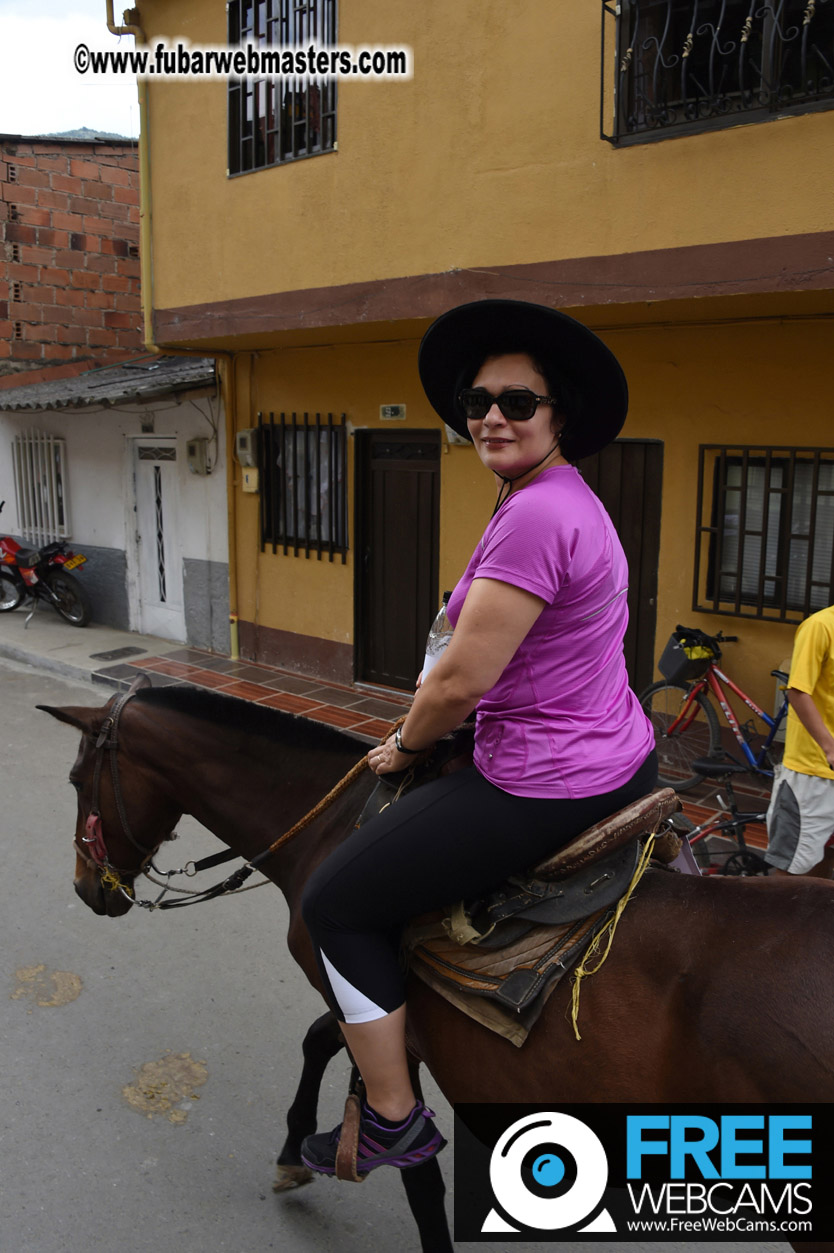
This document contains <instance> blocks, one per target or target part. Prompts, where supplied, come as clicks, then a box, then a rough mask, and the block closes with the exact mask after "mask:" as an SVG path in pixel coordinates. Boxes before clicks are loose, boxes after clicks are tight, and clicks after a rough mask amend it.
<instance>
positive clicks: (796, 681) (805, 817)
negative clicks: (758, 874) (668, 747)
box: [765, 605, 834, 879]
mask: <svg viewBox="0 0 834 1253" xmlns="http://www.w3.org/2000/svg"><path fill="white" fill-rule="evenodd" d="M788 701H789V703H790V709H789V711H788V729H787V735H786V738H785V755H784V758H783V760H782V767H781V770H779V771H777V778H776V780H775V782H774V786H773V794H772V796H771V799H770V807H769V808H768V811H767V834H768V847H767V853H766V854H765V859H766V861H767V862H768V863H769V864H770V865H771V866H772V867H774V868H775V873H777V874H778V873H779V872H780V871H781V872H782V873H787V874H813V875H815V876H817V877H819V878H824V879H830V878H834V840H832V836H834V605H830V606H829V607H828V609H821V610H820V611H819V612H818V613H815V614H812V615H811V617H810V618H806V619H805V621H804V622H803V623H802V625H801V626H800V627H799V628H798V630H797V632H796V638H795V640H794V648H793V657H792V658H791V671H790V678H789V679H788ZM829 841H832V843H831V844H829Z"/></svg>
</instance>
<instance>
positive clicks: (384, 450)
mask: <svg viewBox="0 0 834 1253" xmlns="http://www.w3.org/2000/svg"><path fill="white" fill-rule="evenodd" d="M439 529H440V432H439V431H431V430H428V431H420V430H403V431H397V432H389V431H357V432H356V537H357V544H356V549H357V562H356V594H355V604H356V633H355V639H356V677H357V679H358V680H361V681H363V682H366V683H377V684H380V685H383V686H386V687H396V688H401V689H403V690H405V691H413V689H414V683H415V681H416V679H417V675H418V674H419V672H420V669H421V667H422V663H423V654H424V650H425V643H426V634H427V632H428V629H429V627H430V626H431V623H432V621H433V620H434V616H435V614H436V613H437V610H438V607H439V600H438V586H437V580H438V559H439Z"/></svg>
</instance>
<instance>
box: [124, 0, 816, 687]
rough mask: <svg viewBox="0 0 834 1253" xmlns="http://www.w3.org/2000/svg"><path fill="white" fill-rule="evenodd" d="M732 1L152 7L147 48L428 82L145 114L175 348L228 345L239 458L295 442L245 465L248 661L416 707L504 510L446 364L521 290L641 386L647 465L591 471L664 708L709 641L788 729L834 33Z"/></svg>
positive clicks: (152, 248)
mask: <svg viewBox="0 0 834 1253" xmlns="http://www.w3.org/2000/svg"><path fill="white" fill-rule="evenodd" d="M711 7H712V8H714V9H715V10H716V13H717V12H718V11H719V10H721V9H722V6H721V5H720V4H719V5H713V6H709V5H707V6H703V5H702V6H701V13H702V16H701V18H700V19H699V24H698V23H693V20H692V15H693V12H694V8H695V6H694V5H693V3H692V0H663V2H662V3H661V2H658V0H653V2H652V3H649V2H648V0H627V2H625V3H623V4H621V5H620V6H619V12H618V13H615V11H614V6H613V5H610V4H604V5H603V4H598V3H592V2H591V0H583V2H582V3H576V2H575V0H554V2H552V3H549V4H542V3H541V2H540V0H522V3H520V4H515V5H506V4H499V3H495V2H494V0H478V2H477V3H475V2H474V0H458V2H457V3H455V4H448V3H440V0H423V2H422V3H420V4H413V3H404V2H401V0H385V2H382V0H351V2H350V3H348V2H347V0H341V2H338V3H337V0H305V3H303V4H301V5H300V6H299V5H298V4H295V5H290V4H288V3H287V2H286V0H270V2H269V3H266V2H259V3H254V4H253V3H251V2H250V0H232V2H231V3H230V4H229V5H228V6H227V5H226V4H224V3H223V2H222V0H140V2H139V4H138V6H137V9H135V10H133V14H134V18H133V20H134V21H138V26H139V28H141V29H140V31H139V35H140V38H141V37H142V36H144V38H145V40H146V41H147V44H148V46H150V47H153V45H154V43H155V41H158V40H159V39H162V38H166V39H169V40H172V41H174V40H176V39H187V40H189V41H191V46H192V47H193V46H196V45H213V46H218V45H225V44H227V43H230V42H235V41H236V40H238V39H244V40H245V39H247V38H251V39H252V41H253V42H254V43H256V44H258V45H259V46H260V47H261V48H268V47H273V48H274V47H281V46H282V41H283V43H284V44H286V42H287V41H288V40H289V39H290V38H291V37H292V36H293V35H294V34H297V35H299V36H300V42H302V43H309V42H311V41H312V40H313V38H314V37H315V38H316V39H317V41H318V43H319V44H322V43H327V42H333V40H334V39H335V40H336V41H337V42H338V44H339V45H340V46H349V47H352V48H354V49H358V48H360V47H377V46H385V47H386V48H388V49H405V50H408V52H409V59H410V60H409V64H410V67H411V71H412V72H411V74H410V77H405V76H393V77H390V78H388V79H387V80H385V81H375V80H371V79H370V78H366V77H364V76H363V75H361V74H357V75H354V76H348V77H347V78H345V79H342V80H340V81H339V82H338V83H337V84H335V85H333V84H330V83H326V82H325V81H324V80H315V81H314V82H312V83H311V84H309V85H306V86H304V85H302V84H300V83H299V82H295V80H289V79H286V80H277V82H275V83H272V82H269V81H267V80H263V81H262V82H257V81H255V82H250V83H249V84H248V85H247V83H246V82H245V81H244V82H243V83H240V82H239V81H232V82H231V84H230V83H228V82H225V81H221V80H216V81H205V80H201V81H197V80H196V79H195V80H180V81H171V80H163V79H161V78H156V79H154V78H151V79H149V80H148V86H147V88H146V89H144V93H143V94H144V100H143V106H142V107H143V119H142V120H143V136H142V144H143V154H144V158H145V166H144V170H145V188H144V190H145V199H144V204H143V219H142V220H143V232H144V234H143V262H144V273H143V278H144V288H145V299H146V313H147V331H148V334H149V336H150V337H151V338H152V341H153V342H154V343H155V344H156V345H158V346H159V347H160V348H164V349H165V350H166V351H169V352H180V351H182V350H184V349H186V350H187V349H194V350H197V351H199V352H200V353H211V352H215V353H218V354H220V360H221V362H222V364H223V371H224V378H225V388H226V402H227V411H228V414H229V421H230V427H231V428H232V429H231V432H230V452H234V449H233V447H232V444H233V442H234V435H235V432H247V431H252V430H257V429H258V427H259V423H260V422H265V423H267V424H268V423H269V415H270V414H272V415H274V425H273V427H272V428H270V429H268V430H267V431H266V432H265V433H262V434H261V435H260V437H257V436H255V437H252V438H248V437H244V439H243V440H242V441H241V442H240V447H239V448H238V450H237V457H230V465H231V466H232V474H231V478H230V489H229V490H230V501H229V518H230V549H231V563H230V580H231V595H232V605H233V609H234V610H235V611H236V613H237V615H238V617H239V627H240V647H241V652H242V653H243V655H245V656H248V657H252V658H253V659H258V660H262V661H266V662H271V663H273V664H278V665H286V666H297V667H300V668H302V669H306V670H308V671H309V672H311V673H316V674H319V675H321V676H322V677H326V678H329V679H331V680H335V681H340V682H345V683H350V682H351V681H353V680H354V679H356V680H359V681H365V682H370V683H377V684H381V685H386V684H387V685H391V686H401V687H407V686H408V685H409V684H410V683H412V682H413V679H414V675H415V673H416V669H415V667H416V665H417V660H418V657H419V655H420V653H421V647H422V641H423V639H424V636H425V629H426V627H427V625H428V621H429V620H430V619H431V617H432V616H433V612H434V610H435V609H436V606H437V604H438V601H439V596H440V594H441V593H442V591H443V590H444V589H445V588H448V587H451V586H452V585H453V583H454V581H455V579H456V578H457V576H458V575H459V574H460V572H461V571H462V569H463V567H464V565H465V563H466V561H467V559H468V557H469V555H470V553H471V550H472V548H473V546H474V544H475V542H476V540H477V538H478V536H479V534H480V532H481V530H482V528H483V525H484V523H485V521H486V519H487V518H488V517H489V513H490V511H491V507H492V501H493V496H494V489H493V486H492V483H491V481H490V476H488V475H487V474H486V473H485V472H484V471H483V470H482V468H481V467H480V465H479V463H478V461H477V457H476V454H475V452H474V451H473V449H472V448H471V447H468V446H462V445H460V444H456V443H453V442H450V440H449V437H448V432H447V431H446V429H445V428H444V426H443V424H442V423H441V422H440V421H439V419H438V418H437V417H436V415H435V414H434V413H433V411H432V410H431V408H430V406H429V405H428V402H427V401H426V400H425V398H424V396H423V395H422V391H421V388H420V385H419V381H418V378H417V371H416V358H417V349H418V345H419V341H420V337H421V335H422V333H423V331H424V330H425V328H426V327H427V326H428V324H429V322H430V321H431V319H432V318H433V317H435V316H436V315H437V314H439V313H441V312H442V311H443V310H445V309H447V308H450V307H451V306H453V305H454V304H456V303H460V302H462V301H465V300H475V299H478V298H482V297H486V296H493V295H500V296H505V297H510V298H515V299H522V300H533V301H538V302H540V303H543V304H548V305H552V306H555V307H558V308H561V309H563V310H565V311H567V312H569V313H571V314H572V315H574V316H576V317H578V318H580V319H581V320H582V321H584V322H586V323H587V324H588V325H590V326H592V327H593V328H594V329H595V330H596V331H597V333H598V334H600V335H601V336H602V338H603V339H604V340H605V342H606V343H607V344H608V345H609V346H610V347H611V348H612V349H613V351H614V352H615V353H616V354H617V356H618V357H619V359H620V360H621V362H622V364H623V367H624V369H625V372H626V375H627V377H628V380H629V385H630V393H631V407H630V414H629V418H628V421H627V424H626V427H625V429H624V431H623V438H622V440H620V441H618V442H617V444H615V445H614V446H613V448H612V449H611V450H609V451H608V453H607V454H603V455H602V456H601V457H600V458H599V459H596V458H595V459H593V464H592V465H589V466H587V467H583V470H585V471H586V472H587V474H588V475H589V478H590V481H591V482H592V484H593V485H595V486H596V487H597V490H599V492H600V494H601V495H602V498H603V500H604V501H605V503H606V504H607V506H608V507H609V509H610V511H611V512H612V516H614V518H615V521H616V522H617V525H618V528H619V529H620V532H621V534H622V535H623V539H624V543H625V546H626V549H627V552H628V554H629V558H630V563H631V567H632V593H631V600H630V607H631V616H632V628H631V631H630V638H629V640H628V642H627V643H628V650H629V664H630V667H631V673H632V681H633V683H634V685H635V686H636V687H637V688H638V689H639V688H640V687H641V686H643V685H644V684H645V683H648V682H650V681H651V679H652V678H653V677H656V671H655V669H654V659H655V658H656V657H657V656H658V654H659V652H660V651H661V650H662V646H663V643H664V641H665V639H666V637H667V636H668V635H669V633H670V631H671V630H672V629H673V628H674V626H675V625H676V623H679V622H683V623H686V624H688V625H695V626H699V627H701V628H703V629H705V630H707V631H718V630H719V629H723V630H724V631H725V632H727V633H732V634H734V635H737V636H738V637H739V640H740V643H739V645H737V646H735V651H733V652H732V653H731V654H729V656H728V665H729V666H730V667H731V669H732V672H733V674H734V676H735V677H736V678H737V679H738V680H740V682H741V683H742V685H743V686H744V687H745V688H747V690H748V691H749V692H750V693H751V694H752V695H753V696H755V697H756V698H757V699H759V700H760V701H761V702H763V703H764V704H765V705H766V707H768V708H769V707H770V706H771V705H772V701H773V680H772V679H771V678H770V677H769V673H770V670H771V668H772V667H773V666H775V665H777V664H778V663H779V662H780V661H782V660H783V659H784V658H785V657H786V656H788V655H789V654H790V649H791V643H792V638H793V632H794V630H795V623H796V622H798V621H799V620H801V618H802V617H803V616H804V614H805V613H806V612H808V611H809V609H811V608H818V607H820V605H821V604H829V603H831V600H832V599H834V596H832V591H831V588H832V549H834V529H833V528H834V495H832V492H834V477H832V476H834V437H832V429H833V428H832V414H831V399H830V393H831V388H830V382H829V371H830V366H829V361H830V357H831V353H832V347H833V346H834V344H832V321H831V319H832V313H834V260H832V258H834V221H832V205H834V164H832V162H831V160H830V159H829V156H828V155H826V154H830V153H831V151H832V144H834V113H832V112H830V111H829V110H830V108H831V107H832V106H834V94H832V89H831V85H830V77H829V79H828V80H827V82H828V87H827V88H826V80H825V76H824V74H819V73H816V72H815V71H814V70H813V68H812V67H811V68H809V66H810V62H809V61H808V58H807V52H808V47H809V40H810V45H811V47H813V46H814V40H817V41H819V45H820V47H822V46H823V43H824V41H825V40H826V39H827V40H828V44H829V45H830V42H831V41H830V38H829V35H830V32H829V30H828V27H829V26H831V25H832V13H830V12H829V11H828V10H830V9H832V8H834V6H830V5H829V6H817V7H816V11H815V12H814V13H812V15H811V19H810V22H805V24H804V27H803V14H806V13H807V11H808V8H809V6H807V5H806V4H804V3H801V2H800V0H792V2H789V3H788V9H790V10H791V13H790V15H789V16H790V17H791V19H792V20H793V19H795V21H794V24H793V25H791V24H790V23H787V24H785V26H784V29H781V30H780V31H779V32H777V33H778V36H779V38H778V39H774V37H773V30H772V28H771V29H765V26H766V25H767V17H766V16H765V17H762V16H761V14H760V15H759V16H758V17H756V18H755V20H753V19H751V20H750V23H749V24H748V25H747V27H745V26H744V25H743V21H744V18H745V17H746V15H747V14H748V10H749V9H750V6H749V5H746V4H745V5H739V4H733V3H731V4H729V5H728V6H723V7H724V8H725V9H726V12H727V22H728V23H730V22H731V23H734V25H733V24H731V25H727V26H725V28H724V29H722V30H721V31H717V30H716V29H715V27H714V25H713V26H712V27H711V26H710V20H711V19H710V16H709V12H706V16H703V14H704V12H705V11H708V10H710V8H711ZM765 7H766V6H765ZM810 7H811V8H812V9H813V6H810ZM227 9H228V12H227ZM736 10H738V12H736ZM742 10H743V11H744V12H743V13H742ZM794 10H795V12H794ZM299 13H302V14H303V15H306V17H305V21H306V25H305V26H303V27H300V28H298V29H295V28H294V27H293V26H292V21H291V18H292V15H293V14H295V15H296V16H295V19H293V20H300V19H299V18H298V14H299ZM282 18H283V22H282ZM667 19H668V20H667ZM712 20H713V22H714V18H713V19H712ZM762 23H764V25H762ZM745 30H746V35H745ZM797 30H798V34H797ZM316 32H318V33H316ZM791 32H794V34H792V33H791ZM803 32H804V39H805V43H804V45H802V43H801V38H800V36H802V35H803ZM780 40H781V43H780V42H779V41H780ZM803 47H804V52H803ZM687 49H688V50H687ZM774 49H776V51H774ZM766 55H767V56H769V57H770V61H768V62H767V63H765V57H766ZM803 56H805V58H806V60H805V61H802V57H803ZM777 62H778V63H777ZM786 67H787V68H786ZM826 92H827V94H826ZM282 414H283V415H284V418H283V426H282V425H281V421H282V420H281V415H282ZM305 414H306V415H309V416H308V426H307V430H306V433H305V431H304V427H303V422H304V415H305ZM317 414H318V415H320V416H319V419H318V426H316V421H317V419H316V415H317ZM293 415H295V417H293ZM327 415H332V423H333V425H332V427H330V426H328V421H329V419H328V416H327ZM343 415H344V425H342V422H343ZM721 449H723V451H718V450H721ZM803 450H812V451H810V452H808V451H803ZM247 459H248V460H251V461H253V462H254V465H252V466H246V465H245V464H243V463H245V462H246V460H247ZM253 471H255V472H257V475H258V480H257V485H256V484H255V482H254V478H255V476H254V474H253ZM255 486H257V490H247V489H251V488H254V487H255Z"/></svg>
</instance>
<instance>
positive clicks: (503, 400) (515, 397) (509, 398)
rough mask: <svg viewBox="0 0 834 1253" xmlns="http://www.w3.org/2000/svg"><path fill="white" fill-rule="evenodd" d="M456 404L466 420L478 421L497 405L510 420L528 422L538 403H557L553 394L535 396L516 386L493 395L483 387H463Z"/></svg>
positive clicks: (533, 393)
mask: <svg viewBox="0 0 834 1253" xmlns="http://www.w3.org/2000/svg"><path fill="white" fill-rule="evenodd" d="M458 404H459V405H460V407H461V409H462V410H463V415H464V417H465V418H466V420H467V422H480V421H481V419H482V418H485V417H486V415H487V414H488V413H489V411H490V409H491V408H492V406H493V405H497V406H498V408H499V409H500V410H501V412H502V413H503V415H504V417H505V418H508V419H509V420H510V421H511V422H529V421H530V419H531V418H532V416H533V414H534V413H535V412H536V410H537V409H538V407H539V405H555V404H558V401H557V400H556V397H555V396H537V395H536V393H535V392H530V391H528V390H527V389H526V388H522V387H519V388H516V389H515V390H513V391H511V392H502V393H501V395H500V396H493V395H492V394H491V393H490V392H488V391H487V390H486V388H484V387H464V389H463V390H462V391H460V392H458Z"/></svg>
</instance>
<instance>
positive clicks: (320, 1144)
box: [301, 1101, 446, 1175]
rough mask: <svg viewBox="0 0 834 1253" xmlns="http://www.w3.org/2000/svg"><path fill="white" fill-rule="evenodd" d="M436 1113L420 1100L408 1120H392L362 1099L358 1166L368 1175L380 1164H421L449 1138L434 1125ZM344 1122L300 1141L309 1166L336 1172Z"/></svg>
mask: <svg viewBox="0 0 834 1253" xmlns="http://www.w3.org/2000/svg"><path fill="white" fill-rule="evenodd" d="M433 1118H434V1113H433V1112H432V1110H430V1109H426V1107H425V1105H424V1104H423V1102H422V1101H418V1102H417V1104H416V1105H415V1106H414V1109H413V1110H412V1111H411V1113H410V1114H409V1115H408V1118H406V1120H405V1122H401V1123H397V1124H392V1123H389V1122H388V1120H387V1119H385V1120H384V1121H383V1119H381V1118H380V1116H379V1115H378V1114H376V1113H375V1112H374V1110H372V1109H371V1108H370V1107H369V1106H368V1105H366V1104H365V1103H364V1101H363V1102H362V1113H361V1117H360V1122H359V1144H358V1147H357V1151H356V1170H357V1173H358V1174H360V1175H366V1174H368V1172H369V1171H371V1170H375V1169H376V1167H377V1166H396V1168H397V1169H398V1170H405V1169H406V1168H407V1167H408V1166H420V1165H422V1163H423V1162H427V1161H428V1160H429V1158H431V1157H434V1156H435V1154H436V1153H439V1152H440V1150H441V1149H442V1148H444V1147H445V1144H446V1141H445V1140H444V1139H443V1137H442V1135H441V1134H440V1132H439V1131H438V1130H437V1128H436V1127H435V1125H434V1123H433V1122H432V1119H433ZM341 1131H342V1125H341V1123H340V1124H339V1126H338V1127H336V1128H335V1130H334V1131H329V1132H328V1131H323V1132H321V1133H320V1134H318V1135H314V1136H307V1138H306V1139H305V1140H304V1141H303V1143H302V1145H301V1160H302V1162H303V1163H304V1165H305V1166H308V1167H309V1168H310V1170H316V1171H319V1172H320V1173H321V1174H323V1175H333V1174H335V1173H336V1153H337V1152H338V1149H339V1136H340V1135H341Z"/></svg>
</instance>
